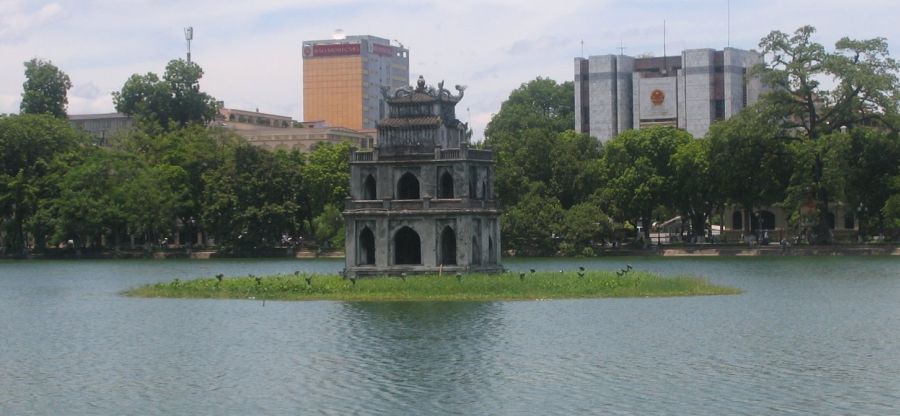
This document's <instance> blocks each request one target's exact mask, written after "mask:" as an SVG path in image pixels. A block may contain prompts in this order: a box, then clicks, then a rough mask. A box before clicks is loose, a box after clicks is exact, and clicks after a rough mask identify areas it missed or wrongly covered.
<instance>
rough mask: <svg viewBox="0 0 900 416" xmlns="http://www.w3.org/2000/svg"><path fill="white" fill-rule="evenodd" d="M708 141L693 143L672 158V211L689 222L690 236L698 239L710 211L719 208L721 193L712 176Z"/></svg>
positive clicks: (680, 147)
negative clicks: (673, 203) (673, 202)
mask: <svg viewBox="0 0 900 416" xmlns="http://www.w3.org/2000/svg"><path fill="white" fill-rule="evenodd" d="M710 159H711V155H710V140H709V139H706V138H700V139H694V140H691V141H688V142H686V143H684V144H683V145H681V146H679V147H678V149H677V150H676V151H675V154H674V155H672V159H671V169H672V172H673V173H674V177H673V178H672V179H673V181H674V187H675V189H674V190H675V207H677V209H678V211H679V212H680V213H681V215H682V216H683V217H686V218H689V219H690V222H691V231H692V235H694V236H697V237H701V236H703V235H704V231H705V230H706V224H707V219H709V218H710V216H711V215H712V212H713V209H715V207H717V206H719V205H721V202H722V201H721V198H722V197H721V192H720V188H719V187H718V186H717V185H719V184H718V183H717V181H716V179H715V178H714V177H713V176H712V175H713V170H712V166H711V162H710Z"/></svg>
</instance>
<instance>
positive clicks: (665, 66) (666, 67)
mask: <svg viewBox="0 0 900 416" xmlns="http://www.w3.org/2000/svg"><path fill="white" fill-rule="evenodd" d="M668 64H669V58H668V57H667V56H666V19H663V74H668V73H669V65H668Z"/></svg>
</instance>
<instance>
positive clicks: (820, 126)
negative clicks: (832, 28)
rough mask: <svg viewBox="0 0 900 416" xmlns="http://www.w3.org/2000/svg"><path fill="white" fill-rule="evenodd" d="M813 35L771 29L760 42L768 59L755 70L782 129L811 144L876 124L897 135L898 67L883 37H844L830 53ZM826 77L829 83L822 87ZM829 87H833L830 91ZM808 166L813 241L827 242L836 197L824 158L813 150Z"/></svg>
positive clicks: (806, 31) (801, 30)
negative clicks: (827, 178) (814, 217)
mask: <svg viewBox="0 0 900 416" xmlns="http://www.w3.org/2000/svg"><path fill="white" fill-rule="evenodd" d="M814 33H815V28H813V27H812V26H803V27H801V28H799V29H797V30H796V31H795V32H794V34H793V35H788V34H786V33H783V32H780V31H773V32H771V33H770V34H769V35H768V36H766V37H765V38H763V39H762V40H761V41H760V44H759V46H760V48H762V52H763V53H764V54H766V55H768V56H770V57H771V60H770V62H769V63H768V64H767V65H764V66H761V67H759V68H758V69H757V72H758V73H759V74H760V75H761V77H762V79H763V81H764V82H766V83H767V84H768V85H770V86H771V87H772V88H771V91H770V92H769V93H768V94H765V95H764V96H763V97H762V100H763V102H765V103H767V104H768V105H771V106H772V107H773V108H774V109H775V111H776V113H778V114H781V115H782V118H781V120H780V121H781V123H782V124H783V127H784V128H786V129H789V130H790V131H794V132H799V133H800V134H799V137H800V138H801V139H802V140H810V141H818V140H819V139H820V138H822V137H825V136H828V135H830V134H832V133H835V132H837V131H840V130H841V129H844V128H847V129H850V130H853V129H855V128H857V127H861V126H872V125H876V126H881V127H883V128H887V129H891V130H894V131H895V130H896V129H897V127H898V126H897V125H896V122H897V120H898V117H897V114H898V108H897V105H898V102H900V82H898V78H897V72H898V70H900V65H898V63H897V61H895V60H894V59H893V58H891V57H890V55H889V52H888V46H887V41H886V39H884V38H875V39H868V40H853V39H849V38H846V37H845V38H842V39H841V40H839V41H838V42H837V43H836V44H835V49H834V51H833V52H828V51H826V49H825V48H824V47H823V46H822V45H821V44H818V43H816V42H813V41H812V40H811V37H812V35H813V34H814ZM825 79H827V80H831V81H832V82H831V83H826V84H823V83H822V82H821V81H822V80H825ZM829 85H833V87H831V88H830V89H828V88H827V87H828V86H829ZM809 148H811V149H822V148H823V147H822V146H816V145H809ZM809 163H811V166H810V167H809V169H807V172H808V175H809V176H810V180H808V181H805V182H806V183H809V184H811V186H809V187H808V188H809V189H808V192H809V197H810V198H812V199H814V200H815V201H816V209H817V212H818V216H817V223H816V225H815V228H816V232H815V234H816V235H817V236H818V239H817V241H816V242H817V243H829V242H830V233H829V232H828V220H827V216H828V213H829V208H828V206H829V204H830V203H831V202H832V201H833V200H834V198H835V196H834V195H832V194H831V193H830V192H829V186H827V185H825V184H822V181H823V178H824V175H825V169H826V167H825V163H826V162H825V161H824V160H823V155H822V154H820V153H818V152H815V151H814V152H813V155H812V158H811V159H810V161H809Z"/></svg>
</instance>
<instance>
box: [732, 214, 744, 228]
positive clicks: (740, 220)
mask: <svg viewBox="0 0 900 416" xmlns="http://www.w3.org/2000/svg"><path fill="white" fill-rule="evenodd" d="M731 229H732V230H743V229H744V214H743V213H741V211H735V212H734V213H733V214H731Z"/></svg>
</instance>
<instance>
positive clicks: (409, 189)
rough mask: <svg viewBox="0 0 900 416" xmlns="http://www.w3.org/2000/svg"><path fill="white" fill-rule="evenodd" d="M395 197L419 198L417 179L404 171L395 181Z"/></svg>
mask: <svg viewBox="0 0 900 416" xmlns="http://www.w3.org/2000/svg"><path fill="white" fill-rule="evenodd" d="M397 199H419V180H418V179H417V178H416V175H413V174H412V173H410V172H406V173H404V174H403V176H401V177H400V180H399V181H397Z"/></svg>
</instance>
